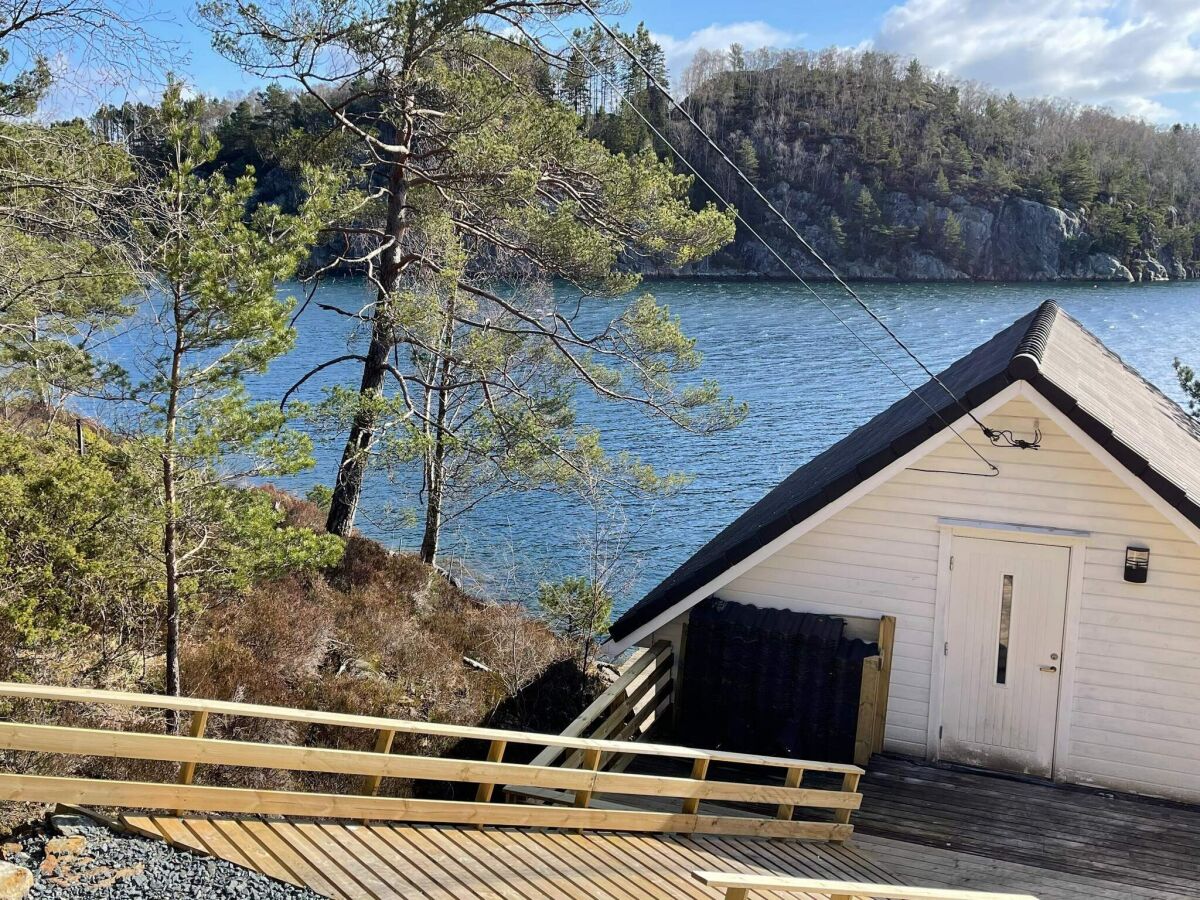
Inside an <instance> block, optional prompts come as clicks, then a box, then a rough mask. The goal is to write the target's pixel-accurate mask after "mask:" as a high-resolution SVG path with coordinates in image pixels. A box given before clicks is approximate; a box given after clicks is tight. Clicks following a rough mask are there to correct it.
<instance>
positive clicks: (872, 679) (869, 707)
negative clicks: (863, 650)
mask: <svg viewBox="0 0 1200 900" xmlns="http://www.w3.org/2000/svg"><path fill="white" fill-rule="evenodd" d="M881 668H882V667H881V660H880V658H879V657H878V656H868V657H867V658H866V659H864V660H863V661H862V685H861V687H860V688H859V693H858V727H857V728H856V729H855V734H854V764H855V765H856V766H865V765H866V764H867V763H869V762H870V761H871V754H872V753H873V752H874V750H875V728H876V725H877V722H876V709H877V708H878V703H879V680H880V672H881Z"/></svg>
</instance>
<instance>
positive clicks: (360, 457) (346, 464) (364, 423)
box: [325, 296, 391, 538]
mask: <svg viewBox="0 0 1200 900" xmlns="http://www.w3.org/2000/svg"><path fill="white" fill-rule="evenodd" d="M385 302H386V301H385V300H384V299H383V298H382V296H381V297H380V299H379V301H378V303H377V307H379V306H382V305H383V304H384V303H385ZM371 331H372V333H371V346H370V348H369V349H368V350H367V359H366V362H365V363H363V377H362V382H361V384H360V385H359V388H358V393H359V397H361V398H362V399H363V400H368V399H369V398H373V397H378V396H379V395H380V394H382V393H383V380H384V376H385V375H387V358H388V353H389V352H390V350H391V338H390V332H391V328H390V325H386V324H385V322H384V320H383V319H381V317H380V315H379V312H378V309H377V312H376V316H375V320H374V322H373V323H372V327H371ZM374 439H375V410H374V409H372V408H370V407H369V405H368V404H364V405H363V407H362V408H361V409H359V411H358V414H357V415H356V416H355V417H354V425H353V426H352V427H351V429H350V436H349V438H347V440H346V449H345V450H343V451H342V463H341V465H340V466H338V472H337V480H336V481H335V482H334V485H333V497H332V498H331V499H330V502H329V515H328V516H327V517H326V520H325V530H326V531H328V532H329V533H330V534H336V535H338V536H339V537H344V538H345V537H349V536H350V532H351V530H353V528H354V516H355V513H356V512H357V511H358V498H359V497H360V496H361V495H362V486H363V478H364V477H365V475H366V472H367V465H368V463H369V462H370V457H371V443H372V442H373V441H374Z"/></svg>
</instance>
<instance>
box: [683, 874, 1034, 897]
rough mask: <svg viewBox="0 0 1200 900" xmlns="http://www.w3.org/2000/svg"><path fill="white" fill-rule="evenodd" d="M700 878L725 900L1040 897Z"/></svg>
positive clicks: (734, 876) (788, 880) (713, 876)
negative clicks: (752, 899) (763, 897)
mask: <svg viewBox="0 0 1200 900" xmlns="http://www.w3.org/2000/svg"><path fill="white" fill-rule="evenodd" d="M692 877H693V878H695V879H696V880H697V881H699V882H701V883H703V884H706V885H708V886H709V887H714V888H723V889H724V890H725V900H746V898H747V897H748V896H749V894H750V891H763V892H770V893H771V894H772V895H774V894H776V893H796V894H801V893H803V894H809V895H811V896H817V897H829V898H830V900H876V898H881V900H1037V897H1034V896H1033V895H1031V894H997V893H994V892H991V891H963V890H958V889H957V888H920V887H902V886H900V885H895V884H866V883H864V882H858V881H828V880H826V879H823V878H788V877H785V876H777V875H741V874H733V873H730V872H693V873H692Z"/></svg>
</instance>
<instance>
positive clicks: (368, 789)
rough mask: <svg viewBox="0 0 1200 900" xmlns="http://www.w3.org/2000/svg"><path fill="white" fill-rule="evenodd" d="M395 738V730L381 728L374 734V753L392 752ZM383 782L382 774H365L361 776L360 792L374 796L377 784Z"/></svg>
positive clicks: (385, 753) (384, 753) (377, 788)
mask: <svg viewBox="0 0 1200 900" xmlns="http://www.w3.org/2000/svg"><path fill="white" fill-rule="evenodd" d="M395 740H396V732H395V730H393V729H391V728H381V729H379V731H378V732H376V734H375V748H374V750H373V752H374V753H382V754H383V755H385V756H386V755H387V754H389V753H391V752H392V742H393V741H395ZM381 784H383V776H382V775H367V776H365V777H364V778H363V785H362V792H363V793H364V794H366V795H367V796H368V797H374V796H375V795H376V794H378V793H379V786H380V785H381Z"/></svg>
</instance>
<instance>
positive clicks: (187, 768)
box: [179, 710, 208, 784]
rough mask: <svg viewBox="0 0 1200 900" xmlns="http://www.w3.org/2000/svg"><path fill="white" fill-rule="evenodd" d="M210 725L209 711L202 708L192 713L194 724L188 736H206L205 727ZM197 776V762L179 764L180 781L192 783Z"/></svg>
mask: <svg viewBox="0 0 1200 900" xmlns="http://www.w3.org/2000/svg"><path fill="white" fill-rule="evenodd" d="M207 727H208V712H207V711H206V710H200V711H199V712H194V713H192V724H191V727H190V728H188V737H194V738H198V737H204V729H206V728H207ZM195 777H196V764H195V763H194V762H185V763H182V764H181V765H180V766H179V783H180V784H191V783H192V779H193V778H195Z"/></svg>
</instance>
